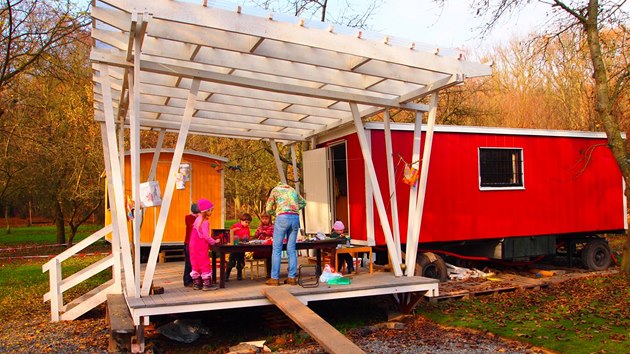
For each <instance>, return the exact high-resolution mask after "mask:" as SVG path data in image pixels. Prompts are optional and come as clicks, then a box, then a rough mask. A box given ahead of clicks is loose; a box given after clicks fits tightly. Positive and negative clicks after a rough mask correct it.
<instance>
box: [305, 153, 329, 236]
mask: <svg viewBox="0 0 630 354" xmlns="http://www.w3.org/2000/svg"><path fill="white" fill-rule="evenodd" d="M327 150H328V149H327V148H320V149H314V150H307V151H304V152H303V153H302V170H303V174H302V176H303V177H304V198H305V199H306V208H304V212H305V219H306V220H305V221H306V229H305V230H306V233H307V234H310V233H316V232H318V231H321V232H324V233H327V232H329V231H330V230H329V229H330V225H332V219H331V215H330V210H331V202H330V183H331V181H330V173H329V168H330V166H329V164H328V151H327Z"/></svg>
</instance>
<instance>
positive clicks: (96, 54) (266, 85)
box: [90, 49, 403, 108]
mask: <svg viewBox="0 0 630 354" xmlns="http://www.w3.org/2000/svg"><path fill="white" fill-rule="evenodd" d="M90 59H91V60H94V61H97V62H105V63H108V64H110V65H115V66H120V67H125V66H127V65H128V64H127V63H126V62H125V61H124V60H122V59H121V58H120V57H117V56H112V55H110V54H109V53H105V52H103V51H100V50H96V49H94V50H92V53H91V54H90ZM153 59H158V58H153ZM159 60H160V62H153V61H144V60H143V61H141V64H140V65H141V67H142V69H143V70H144V71H148V72H152V73H156V74H163V75H170V76H176V77H186V78H191V77H197V78H199V79H201V80H204V81H211V82H217V83H222V84H228V85H234V86H239V87H246V88H252V89H257V90H265V91H273V92H278V93H283V94H293V95H299V96H307V97H317V98H322V99H330V100H334V101H344V102H356V103H360V104H366V105H371V106H383V107H396V108H403V106H402V105H401V104H400V103H399V102H398V100H393V99H386V98H381V97H376V96H369V95H365V94H358V93H349V92H340V91H333V90H327V89H318V88H310V87H303V86H297V85H291V84H283V83H277V82H270V81H267V80H259V79H253V78H247V77H239V76H234V75H227V74H221V73H217V72H213V71H210V68H204V66H203V65H190V66H183V65H182V64H183V63H180V62H177V61H174V60H170V59H166V58H160V59H159Z"/></svg>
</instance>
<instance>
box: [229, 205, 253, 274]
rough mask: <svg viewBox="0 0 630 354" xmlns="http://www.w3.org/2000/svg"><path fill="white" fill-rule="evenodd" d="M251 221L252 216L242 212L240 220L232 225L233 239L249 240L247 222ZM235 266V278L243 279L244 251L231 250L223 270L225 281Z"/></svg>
mask: <svg viewBox="0 0 630 354" xmlns="http://www.w3.org/2000/svg"><path fill="white" fill-rule="evenodd" d="M251 221H252V216H251V215H249V214H248V213H243V214H242V215H241V217H240V221H239V222H237V223H236V224H234V225H232V227H231V228H230V231H231V232H234V240H236V239H237V237H238V240H239V242H247V241H249V223H250V222H251ZM234 267H236V280H243V268H244V267H245V253H244V252H232V253H230V258H229V260H228V266H227V269H226V270H225V281H229V280H230V272H231V271H232V268H234Z"/></svg>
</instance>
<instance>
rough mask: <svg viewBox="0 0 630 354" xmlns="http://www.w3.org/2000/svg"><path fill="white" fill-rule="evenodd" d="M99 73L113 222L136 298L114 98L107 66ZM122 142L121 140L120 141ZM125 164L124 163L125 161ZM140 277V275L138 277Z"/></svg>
mask: <svg viewBox="0 0 630 354" xmlns="http://www.w3.org/2000/svg"><path fill="white" fill-rule="evenodd" d="M99 71H100V73H101V86H102V94H103V106H104V117H105V126H106V131H107V133H106V136H107V146H108V147H109V149H108V152H109V156H107V157H106V158H108V159H109V161H110V163H111V170H112V174H111V175H108V178H112V184H113V187H114V190H113V192H114V199H115V201H116V204H115V205H114V207H113V208H112V209H111V210H112V212H113V213H114V214H113V216H114V217H113V218H112V222H117V223H118V230H119V231H120V238H119V239H120V244H121V248H122V263H123V268H124V272H125V289H126V290H127V294H128V295H129V296H132V297H133V296H136V292H135V286H134V282H135V276H136V274H134V270H133V262H132V260H131V247H130V245H129V231H128V229H127V216H126V215H125V210H126V208H125V193H124V186H123V183H124V181H123V179H122V172H121V161H120V160H119V157H120V154H119V153H118V150H119V149H118V148H117V147H118V146H117V139H116V127H115V123H114V110H113V108H112V105H111V101H112V96H111V90H110V85H109V75H108V74H107V66H106V65H100V67H99ZM120 128H122V127H120ZM118 140H120V139H118ZM123 163H124V161H123ZM138 276H139V275H138Z"/></svg>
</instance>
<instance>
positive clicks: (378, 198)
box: [350, 102, 402, 277]
mask: <svg viewBox="0 0 630 354" xmlns="http://www.w3.org/2000/svg"><path fill="white" fill-rule="evenodd" d="M350 110H351V111H352V118H354V125H355V127H356V130H357V137H358V138H359V145H361V153H362V154H363V160H364V161H365V166H366V167H367V172H368V175H369V177H370V181H371V186H372V192H373V193H374V201H375V202H376V210H377V212H378V216H379V219H380V221H381V226H382V228H383V233H384V234H385V242H386V243H387V251H388V252H389V257H390V259H391V261H392V268H393V270H394V275H395V276H397V277H399V276H401V275H402V270H401V267H400V262H401V260H400V254H398V253H397V252H396V245H395V244H394V237H393V236H392V230H391V227H390V225H389V220H388V219H387V211H386V210H385V204H384V203H383V196H382V195H381V190H380V188H379V184H378V180H377V179H376V170H375V169H374V162H373V161H372V156H371V154H370V149H369V147H368V143H367V138H366V137H365V130H364V129H363V122H362V121H361V115H360V113H359V108H358V107H357V104H356V103H354V102H350Z"/></svg>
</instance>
